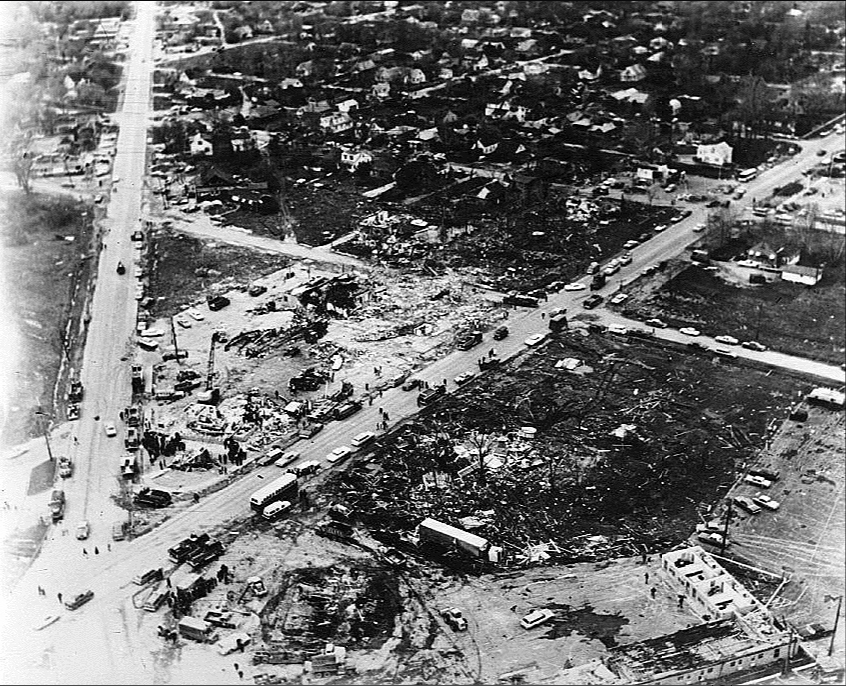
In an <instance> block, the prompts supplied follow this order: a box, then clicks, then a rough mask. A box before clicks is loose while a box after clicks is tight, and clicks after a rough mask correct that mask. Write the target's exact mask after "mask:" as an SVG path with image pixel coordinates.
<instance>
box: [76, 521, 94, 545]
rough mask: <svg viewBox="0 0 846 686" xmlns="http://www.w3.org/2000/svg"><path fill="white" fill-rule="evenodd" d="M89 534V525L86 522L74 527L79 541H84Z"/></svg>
mask: <svg viewBox="0 0 846 686" xmlns="http://www.w3.org/2000/svg"><path fill="white" fill-rule="evenodd" d="M90 534H91V525H90V524H89V523H88V521H87V520H86V521H83V522H80V523H79V524H77V525H76V537H77V539H79V540H80V541H84V540H85V539H86V538H88V536H89V535H90Z"/></svg>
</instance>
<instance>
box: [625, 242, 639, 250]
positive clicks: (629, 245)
mask: <svg viewBox="0 0 846 686" xmlns="http://www.w3.org/2000/svg"><path fill="white" fill-rule="evenodd" d="M639 245H640V242H639V241H635V240H631V241H626V242H625V243H623V249H624V250H631V249H632V248H636V247H637V246H639Z"/></svg>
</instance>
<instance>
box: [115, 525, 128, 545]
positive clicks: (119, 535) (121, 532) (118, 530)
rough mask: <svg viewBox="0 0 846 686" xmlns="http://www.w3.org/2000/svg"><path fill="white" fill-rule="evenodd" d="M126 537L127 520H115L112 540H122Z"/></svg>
mask: <svg viewBox="0 0 846 686" xmlns="http://www.w3.org/2000/svg"><path fill="white" fill-rule="evenodd" d="M125 538H126V522H115V523H114V524H112V540H114V541H122V540H123V539H125Z"/></svg>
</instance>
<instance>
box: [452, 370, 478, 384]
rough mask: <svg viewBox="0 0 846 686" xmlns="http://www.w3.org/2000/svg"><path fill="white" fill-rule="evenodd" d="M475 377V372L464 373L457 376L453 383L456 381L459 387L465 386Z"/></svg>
mask: <svg viewBox="0 0 846 686" xmlns="http://www.w3.org/2000/svg"><path fill="white" fill-rule="evenodd" d="M474 376H476V374H474V373H473V372H462V373H461V374H459V375H458V376H456V377H455V379H453V381H455V383H456V385H457V386H461V385H462V384H465V383H467V382H468V381H470V379H472V378H473V377H474Z"/></svg>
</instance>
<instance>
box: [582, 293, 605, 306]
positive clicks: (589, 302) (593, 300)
mask: <svg viewBox="0 0 846 686" xmlns="http://www.w3.org/2000/svg"><path fill="white" fill-rule="evenodd" d="M604 299H605V298H603V297H602V296H601V295H599V293H594V294H593V295H589V296H588V297H587V298H585V299H584V302H582V307H584V308H585V309H586V310H592V309H593V308H594V307H597V306H598V305H599V304H600V303H601V302H602V301H603V300H604Z"/></svg>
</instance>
